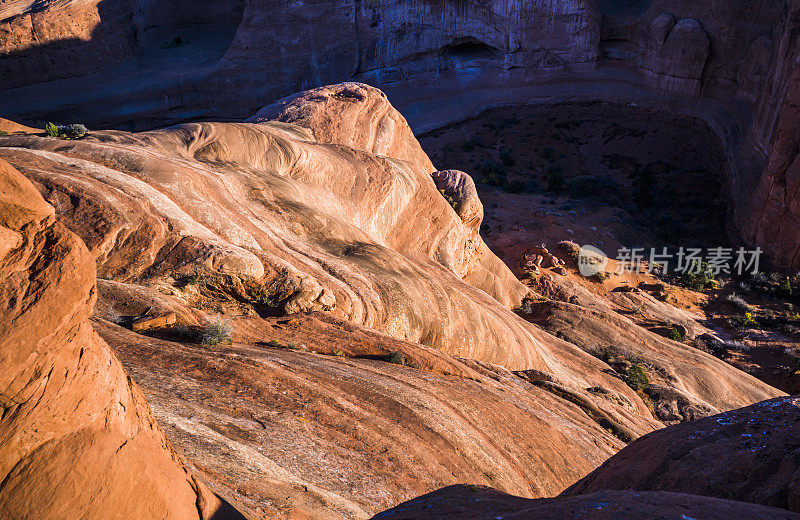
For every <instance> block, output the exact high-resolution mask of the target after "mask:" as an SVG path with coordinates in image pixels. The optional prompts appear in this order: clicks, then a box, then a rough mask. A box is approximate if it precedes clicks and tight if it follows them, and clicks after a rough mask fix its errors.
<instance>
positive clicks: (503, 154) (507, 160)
mask: <svg viewBox="0 0 800 520" xmlns="http://www.w3.org/2000/svg"><path fill="white" fill-rule="evenodd" d="M500 162H502V163H503V164H505V165H506V166H514V163H516V160H514V157H512V156H511V153H510V152H509V151H508V150H500Z"/></svg>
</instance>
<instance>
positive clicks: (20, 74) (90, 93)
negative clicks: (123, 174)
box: [0, 0, 244, 129]
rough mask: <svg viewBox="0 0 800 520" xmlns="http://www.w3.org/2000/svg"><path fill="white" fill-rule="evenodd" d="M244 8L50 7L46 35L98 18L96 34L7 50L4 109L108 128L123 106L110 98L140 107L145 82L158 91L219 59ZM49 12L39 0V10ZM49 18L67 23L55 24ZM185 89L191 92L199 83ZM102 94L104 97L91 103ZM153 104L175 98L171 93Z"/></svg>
mask: <svg viewBox="0 0 800 520" xmlns="http://www.w3.org/2000/svg"><path fill="white" fill-rule="evenodd" d="M243 9H244V2H243V0H232V1H230V2H218V1H216V0H197V1H188V0H168V1H166V2H142V3H137V4H135V5H133V6H132V5H131V3H130V2H127V1H124V0H101V1H100V2H98V3H97V4H91V3H89V4H86V5H70V6H68V7H66V8H63V10H64V12H63V14H50V13H48V18H47V19H44V18H43V19H42V20H41V21H38V20H37V21H35V22H34V23H39V24H41V26H42V27H40V28H39V29H38V31H41V32H44V33H45V34H47V33H48V32H49V33H51V34H56V35H57V34H59V31H61V30H63V31H64V32H67V31H68V30H70V29H69V28H70V27H72V25H71V24H70V23H69V20H70V19H78V20H80V21H81V23H84V24H91V23H94V22H93V20H97V21H96V25H95V26H94V27H93V28H92V29H91V34H90V37H89V38H88V39H83V38H82V37H80V36H65V37H64V38H61V39H55V40H52V41H49V42H46V43H42V44H38V45H36V44H34V45H32V46H30V47H28V48H24V49H19V50H14V51H12V52H8V53H5V54H0V93H2V95H0V113H2V114H4V116H6V117H12V118H14V119H15V120H17V121H18V122H23V123H27V124H31V125H39V124H41V123H43V122H46V121H49V120H53V121H54V122H57V123H67V122H76V121H77V122H83V123H84V124H87V126H90V127H91V128H94V129H98V128H102V127H103V123H104V121H103V119H102V118H103V117H104V114H105V117H107V112H108V111H109V110H108V109H109V108H114V109H115V110H117V111H118V112H119V111H121V110H123V109H122V108H115V107H109V106H108V104H109V103H113V102H114V101H116V100H120V99H127V100H128V104H130V105H131V106H133V107H135V106H136V105H137V104H141V101H137V100H136V90H137V88H138V89H140V90H141V89H144V90H151V91H156V90H157V87H158V85H159V84H164V85H169V84H174V83H175V82H176V81H186V80H188V79H191V77H192V75H193V73H192V71H193V70H199V69H202V68H203V67H207V66H208V65H210V64H213V63H215V62H216V61H218V60H219V59H220V58H221V57H222V55H223V54H224V52H225V51H226V50H227V48H228V47H229V46H230V43H231V41H232V40H233V38H234V37H235V35H236V30H237V27H238V25H239V23H240V22H241V17H242V13H243ZM42 10H43V7H42V6H41V5H38V4H37V7H36V8H35V11H39V12H41V11H42ZM22 16H28V13H27V12H24V13H21V14H19V15H16V16H14V17H11V18H7V19H5V20H4V21H3V22H0V29H3V26H6V27H9V30H11V31H12V32H15V31H16V32H19V31H21V30H22V29H21V27H24V22H23V20H21V19H20V17H22ZM34 16H35V15H34ZM59 16H61V17H63V18H59ZM49 19H58V20H59V21H58V23H55V24H52V23H50V24H48V23H47V21H48V20H49ZM61 26H63V29H61ZM81 34H82V33H81ZM48 82H51V83H48ZM145 87H146V88H145ZM184 91H185V92H189V91H191V86H190V85H187V88H186V89H184ZM126 93H130V95H129V97H128V98H124V96H125V95H126ZM94 97H101V98H102V99H103V102H102V103H98V104H97V105H95V106H86V105H87V104H89V105H90V103H89V100H90V99H93V98H94ZM149 103H162V104H171V102H170V100H169V99H166V98H164V99H153V100H149ZM49 107H58V108H49ZM124 110H133V109H132V108H125V109H124ZM197 115H198V116H199V114H197Z"/></svg>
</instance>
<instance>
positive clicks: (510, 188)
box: [503, 180, 525, 193]
mask: <svg viewBox="0 0 800 520" xmlns="http://www.w3.org/2000/svg"><path fill="white" fill-rule="evenodd" d="M503 189H504V190H506V191H507V192H508V193H522V192H523V191H525V183H524V182H522V181H520V180H513V181H509V182H507V183H506V184H505V186H503Z"/></svg>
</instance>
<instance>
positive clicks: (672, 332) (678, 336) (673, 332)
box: [667, 327, 683, 341]
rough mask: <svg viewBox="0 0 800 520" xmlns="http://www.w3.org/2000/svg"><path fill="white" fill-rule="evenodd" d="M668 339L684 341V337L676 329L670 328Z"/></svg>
mask: <svg viewBox="0 0 800 520" xmlns="http://www.w3.org/2000/svg"><path fill="white" fill-rule="evenodd" d="M667 338H669V339H671V340H673V341H683V335H682V334H681V332H680V331H679V330H678V329H676V328H675V327H670V328H669V330H668V331H667Z"/></svg>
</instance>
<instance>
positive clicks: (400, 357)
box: [383, 350, 406, 365]
mask: <svg viewBox="0 0 800 520" xmlns="http://www.w3.org/2000/svg"><path fill="white" fill-rule="evenodd" d="M383 360H384V361H386V362H387V363H392V364H394V365H405V364H406V355H405V354H403V353H402V352H399V351H396V350H395V351H392V352H389V353H388V354H386V355H385V356H384V357H383Z"/></svg>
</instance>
